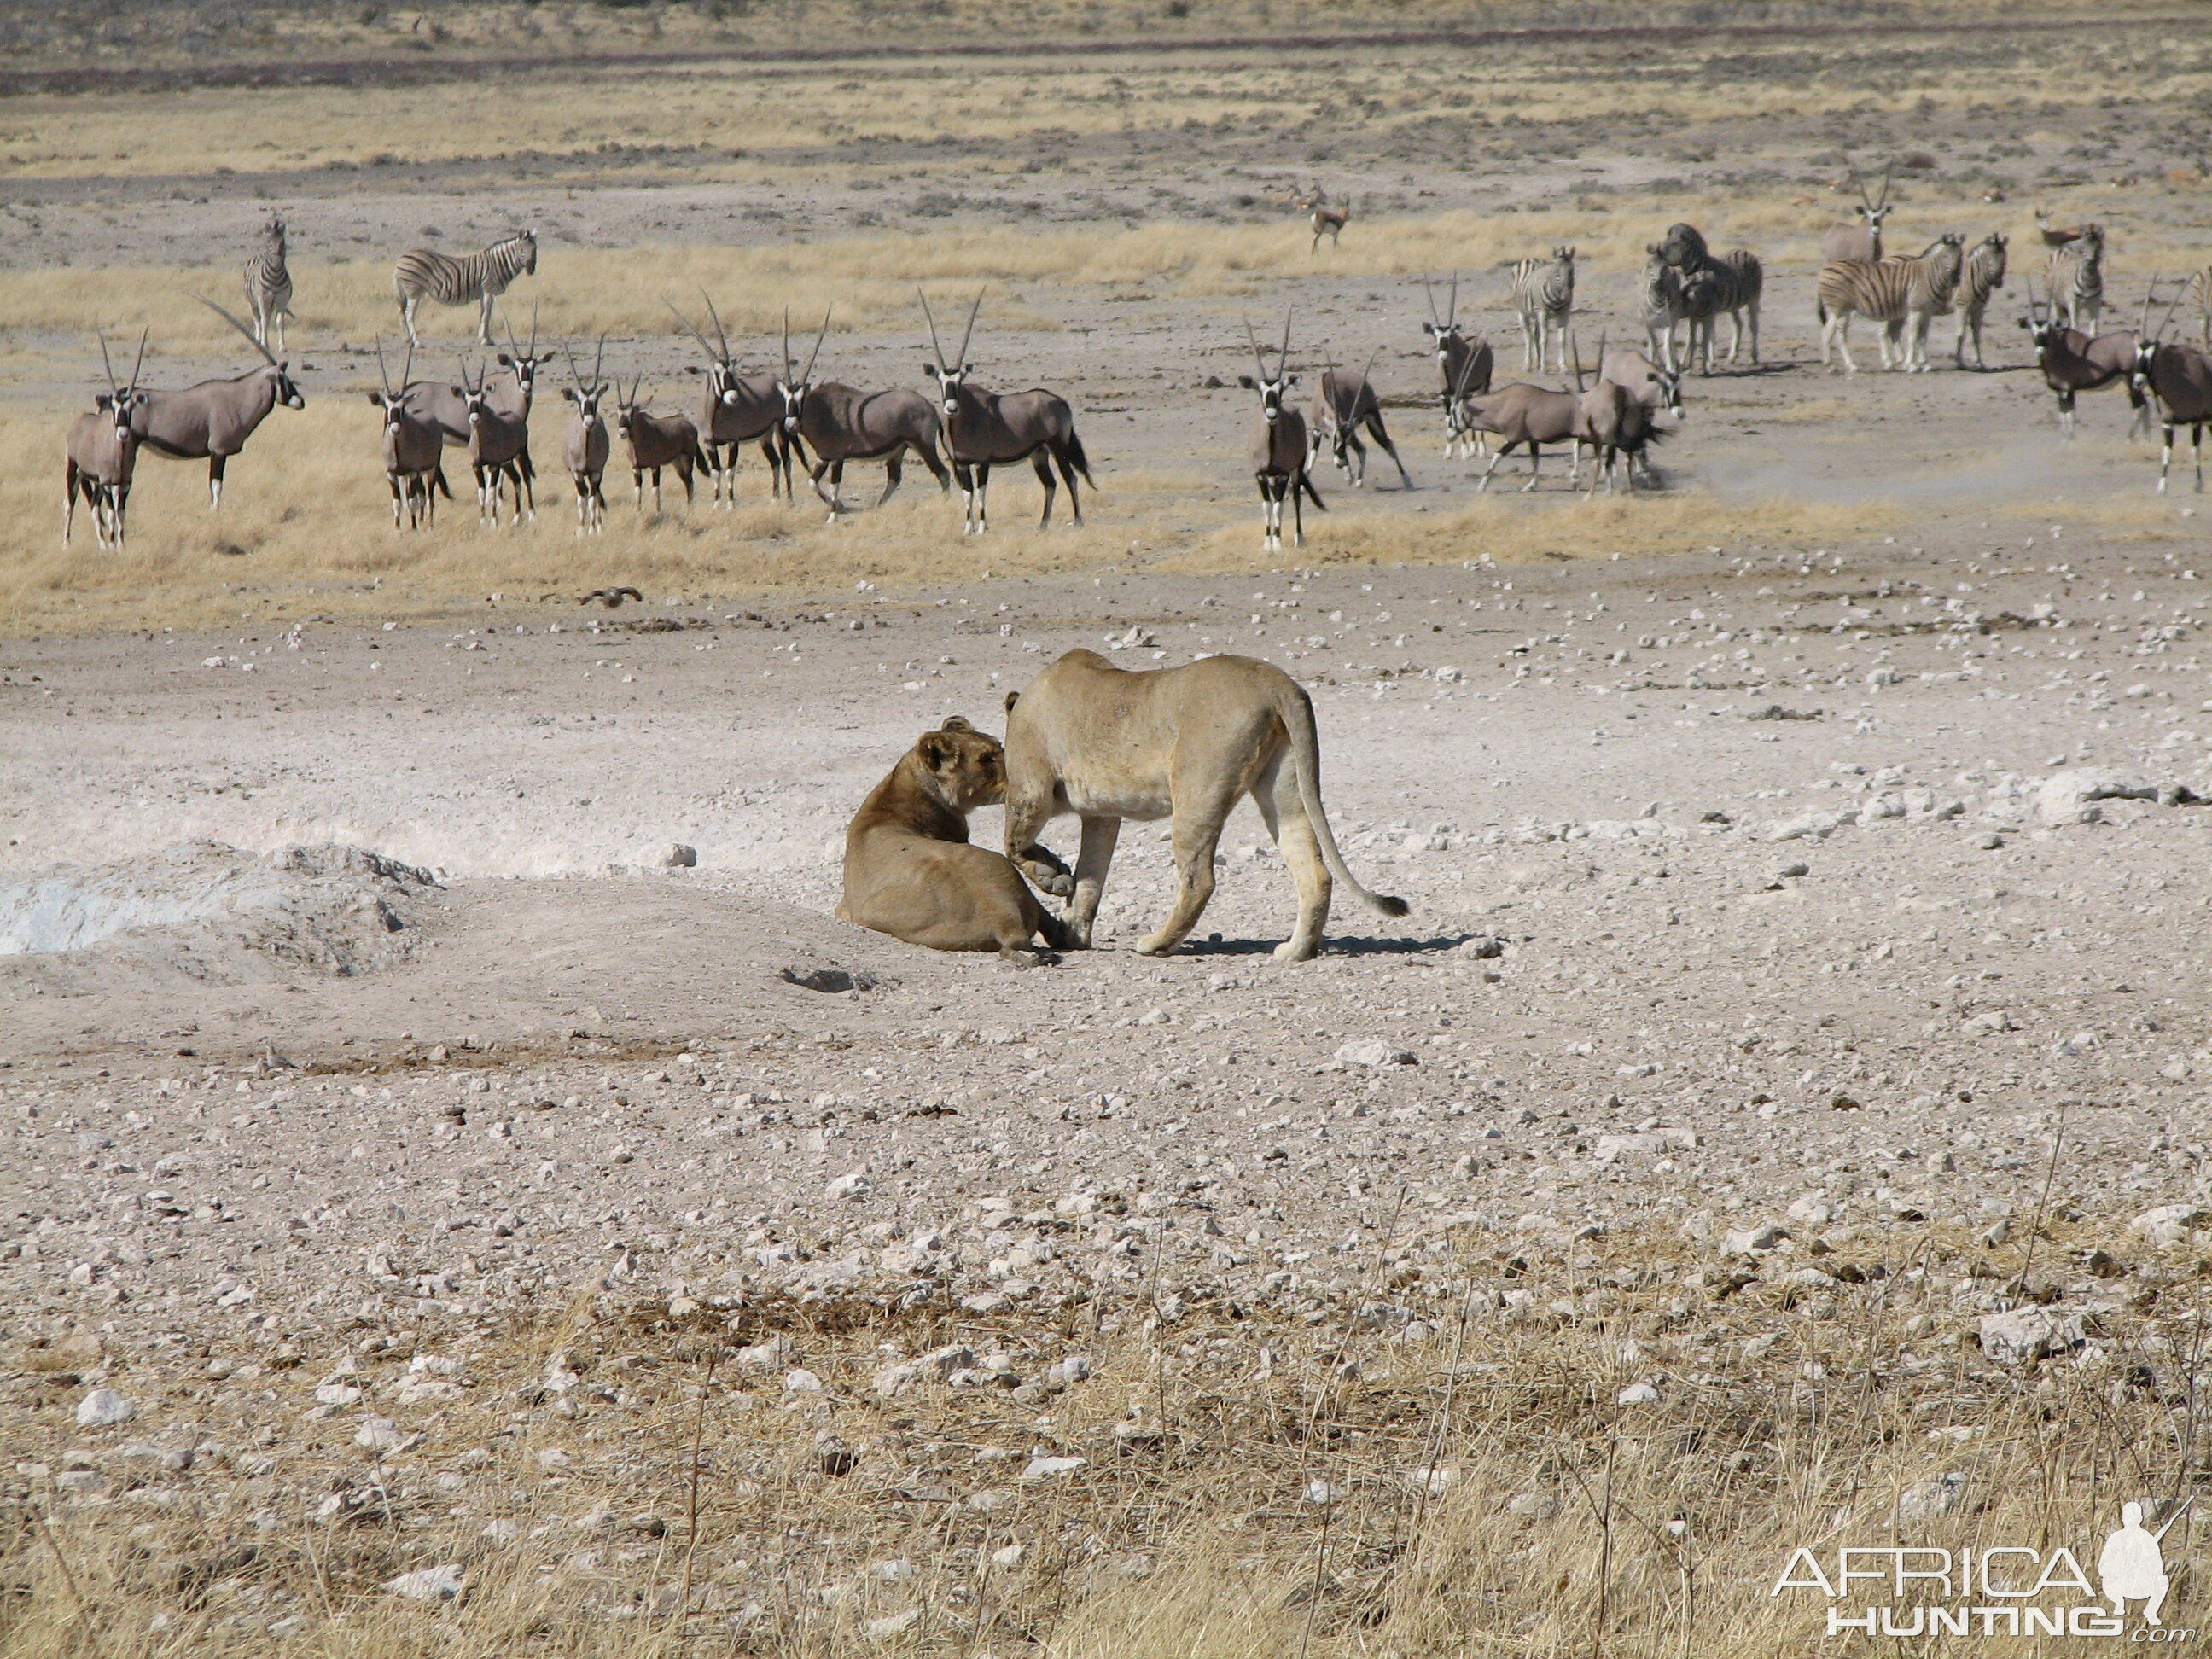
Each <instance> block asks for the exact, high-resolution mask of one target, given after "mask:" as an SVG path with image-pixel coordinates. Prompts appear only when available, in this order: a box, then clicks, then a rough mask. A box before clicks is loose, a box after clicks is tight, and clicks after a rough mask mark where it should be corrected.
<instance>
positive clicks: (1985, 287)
mask: <svg viewBox="0 0 2212 1659" xmlns="http://www.w3.org/2000/svg"><path fill="white" fill-rule="evenodd" d="M2008 240H2009V239H2008V238H2007V237H2006V235H2005V234H2004V233H2003V232H2002V231H1997V230H1993V231H1991V232H1990V234H1988V235H1986V236H1984V237H1983V238H1982V240H1980V241H1978V242H1977V243H1975V244H1974V246H1973V247H1972V251H1970V252H1968V253H1967V255H1966V264H1965V266H1964V268H1963V269H1962V270H1960V276H1959V291H1958V293H1957V295H1955V296H1954V300H1953V305H1954V307H1955V308H1956V310H1957V311H1958V313H1959V337H1958V339H1957V341H1956V342H1955V343H1954V344H1953V345H1952V347H1951V361H1952V362H1954V363H1955V364H1957V365H1958V367H1960V368H1965V367H1966V333H1967V331H1968V330H1970V329H1971V330H1972V331H1973V336H1974V367H1975V368H1988V367H1989V364H1988V363H1987V362H1984V361H1983V358H1982V316H1983V313H1984V312H1986V311H1987V310H1988V309H1989V305H1990V295H1993V294H1995V293H1996V291H1997V290H1998V289H2001V288H2002V287H2003V286H2004V282H2005V244H2006V242H2007V241H2008Z"/></svg>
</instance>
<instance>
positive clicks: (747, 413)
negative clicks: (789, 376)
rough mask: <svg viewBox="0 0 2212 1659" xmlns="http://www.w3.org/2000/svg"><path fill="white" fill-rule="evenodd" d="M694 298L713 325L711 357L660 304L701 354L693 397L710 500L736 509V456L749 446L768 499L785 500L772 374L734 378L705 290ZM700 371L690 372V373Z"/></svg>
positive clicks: (723, 333)
mask: <svg viewBox="0 0 2212 1659" xmlns="http://www.w3.org/2000/svg"><path fill="white" fill-rule="evenodd" d="M699 297H700V298H701V299H702V300H704V301H706V302H707V315H708V318H709V319H711V320H712V321H713V323H714V337H715V338H716V339H718V340H720V342H721V343H722V349H721V350H720V353H717V352H716V351H715V349H714V347H712V346H710V345H708V343H707V337H706V336H705V335H703V334H702V333H701V332H700V331H698V330H697V329H696V328H694V327H692V326H691V319H690V318H688V317H686V316H685V315H684V313H682V312H680V311H678V310H677V309H676V305H675V302H674V301H670V300H664V301H661V303H662V304H663V305H665V306H666V307H668V309H669V311H670V313H671V314H673V315H674V317H675V319H676V320H677V321H678V322H679V323H681V324H683V325H684V332H685V333H687V334H689V335H690V337H692V338H693V339H695V340H696V341H697V342H698V343H699V349H700V350H702V351H703V352H705V353H706V354H707V367H706V368H705V370H704V371H703V372H704V374H706V377H707V384H706V386H704V387H703V388H702V391H701V393H700V398H699V451H700V453H702V454H703V455H704V456H706V458H707V466H708V471H709V472H710V473H711V474H712V475H713V476H712V477H711V478H710V479H709V483H711V484H712V486H713V489H714V501H715V503H716V504H717V505H719V506H721V507H736V506H737V504H738V454H739V453H740V452H741V451H742V450H743V448H744V446H745V445H747V444H749V443H757V444H758V445H759V446H760V453H761V459H763V460H764V461H766V462H767V463H768V491H769V499H770V500H775V499H776V498H778V497H781V498H782V499H783V500H785V501H788V500H790V499H791V450H790V447H789V444H788V443H787V441H786V438H785V435H784V430H783V396H782V393H781V392H780V391H779V390H778V386H779V382H778V381H777V380H776V377H775V375H773V374H754V375H750V376H744V375H740V374H738V360H737V355H736V354H735V353H734V352H732V350H731V349H730V336H729V332H728V331H727V330H726V329H725V328H723V326H722V314H721V313H720V312H719V311H717V310H715V309H714V296H713V295H710V294H708V292H707V290H706V289H703V288H702V289H700V290H699ZM784 332H785V336H786V340H785V343H786V344H787V345H788V343H789V335H790V327H789V324H788V320H787V322H786V325H785V331H784ZM701 372H702V371H701V370H698V369H696V368H695V369H694V370H693V371H692V373H694V374H699V373H701Z"/></svg>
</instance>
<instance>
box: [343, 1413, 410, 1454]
mask: <svg viewBox="0 0 2212 1659" xmlns="http://www.w3.org/2000/svg"><path fill="white" fill-rule="evenodd" d="M423 1439H424V1437H423V1436H422V1435H420V1434H410V1433H408V1432H407V1431H406V1430H404V1429H403V1428H401V1427H400V1426H399V1425H398V1424H397V1423H395V1422H393V1421H392V1419H390V1418H388V1417H372V1418H368V1419H366V1420H365V1421H363V1422H362V1425H361V1428H360V1430H359V1431H358V1432H356V1434H355V1436H354V1437H353V1443H354V1444H355V1445H356V1446H359V1447H361V1448H362V1449H363V1450H365V1451H372V1452H374V1453H376V1454H377V1455H379V1456H380V1457H393V1456H397V1455H398V1454H399V1453H401V1452H409V1451H412V1450H414V1449H415V1448H416V1447H417V1446H419V1445H421V1444H422V1441H423Z"/></svg>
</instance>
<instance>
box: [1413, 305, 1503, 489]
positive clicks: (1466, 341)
mask: <svg viewBox="0 0 2212 1659" xmlns="http://www.w3.org/2000/svg"><path fill="white" fill-rule="evenodd" d="M1421 289H1422V291H1423V292H1424V293H1425V294H1426V295H1428V301H1429V320H1428V321H1427V322H1425V323H1424V324H1422V325H1421V326H1422V327H1423V328H1424V329H1425V330H1427V331H1428V336H1429V339H1430V341H1431V343H1432V344H1433V345H1434V346H1435V347H1436V352H1437V372H1438V373H1439V374H1442V376H1443V392H1442V393H1441V395H1442V397H1443V416H1444V457H1445V459H1448V460H1449V459H1452V458H1453V457H1455V455H1457V454H1459V453H1462V452H1465V453H1468V454H1470V455H1471V454H1473V453H1474V450H1475V448H1476V447H1477V446H1478V445H1479V444H1480V439H1479V438H1478V437H1477V436H1476V435H1474V433H1472V432H1470V431H1468V428H1467V424H1466V422H1464V421H1462V419H1461V418H1460V413H1461V410H1460V405H1461V404H1462V401H1463V400H1464V399H1466V398H1469V397H1477V396H1480V394H1482V393H1483V392H1487V391H1489V390H1490V378H1491V374H1492V372H1493V370H1494V369H1495V368H1496V366H1497V361H1498V359H1497V354H1496V353H1495V352H1493V351H1492V349H1490V342H1489V341H1487V340H1486V339H1484V338H1483V337H1481V336H1480V334H1477V335H1474V336H1472V337H1470V336H1469V335H1468V334H1467V333H1466V332H1465V331H1464V330H1462V328H1461V326H1460V320H1459V273H1458V272H1457V271H1454V272H1452V279H1451V300H1450V303H1449V307H1447V309H1446V311H1445V313H1444V316H1443V320H1442V321H1439V320H1438V319H1437V292H1436V290H1435V289H1433V288H1431V287H1430V286H1429V279H1428V278H1427V277H1425V276H1424V277H1422V278H1421Z"/></svg>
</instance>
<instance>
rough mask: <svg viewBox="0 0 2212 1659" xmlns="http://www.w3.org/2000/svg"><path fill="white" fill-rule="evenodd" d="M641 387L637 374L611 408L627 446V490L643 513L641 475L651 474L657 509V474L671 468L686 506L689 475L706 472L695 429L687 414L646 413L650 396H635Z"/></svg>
mask: <svg viewBox="0 0 2212 1659" xmlns="http://www.w3.org/2000/svg"><path fill="white" fill-rule="evenodd" d="M644 384H645V376H644V375H642V374H641V375H639V376H638V377H637V378H636V379H635V380H632V381H631V382H630V383H629V397H627V398H620V399H618V400H617V404H616V406H615V430H616V431H617V433H618V434H620V435H621V436H622V439H623V442H625V443H627V444H628V445H629V481H630V487H631V488H632V489H635V491H636V500H637V509H638V511H639V512H641V513H642V512H643V511H645V475H646V474H647V473H648V472H650V473H651V474H653V512H654V513H659V511H660V510H661V509H660V473H661V469H662V468H664V467H672V468H674V469H675V472H676V476H677V477H678V479H680V480H681V481H682V482H683V484H684V506H686V507H690V505H691V503H692V501H693V500H694V499H695V497H694V496H693V494H692V484H691V479H692V475H693V474H694V473H696V472H704V471H706V470H707V457H706V455H705V454H704V453H702V451H701V450H700V448H699V428H697V427H696V426H694V425H692V423H691V417H690V416H689V415H655V414H653V413H651V412H650V411H649V410H647V408H646V404H647V403H649V402H651V401H652V394H650V393H647V395H646V396H645V397H642V398H641V397H639V396H638V389H639V388H640V387H641V386H643V385H644Z"/></svg>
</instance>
